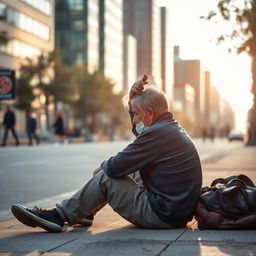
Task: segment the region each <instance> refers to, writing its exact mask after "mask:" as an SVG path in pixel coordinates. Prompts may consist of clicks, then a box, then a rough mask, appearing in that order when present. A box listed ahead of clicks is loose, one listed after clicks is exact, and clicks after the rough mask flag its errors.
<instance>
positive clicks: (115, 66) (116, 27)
mask: <svg viewBox="0 0 256 256" xmlns="http://www.w3.org/2000/svg"><path fill="white" fill-rule="evenodd" d="M99 23H100V26H99V33H100V34H99V38H100V42H99V47H100V51H99V70H100V71H101V72H102V73H103V74H104V75H105V76H106V77H108V78H110V79H111V80H112V81H113V82H114V83H115V85H116V86H115V90H116V91H121V90H123V1H122V0H99Z"/></svg>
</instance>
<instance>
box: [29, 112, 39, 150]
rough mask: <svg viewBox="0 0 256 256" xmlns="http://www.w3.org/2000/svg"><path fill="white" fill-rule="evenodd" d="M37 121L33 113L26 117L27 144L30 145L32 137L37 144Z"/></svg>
mask: <svg viewBox="0 0 256 256" xmlns="http://www.w3.org/2000/svg"><path fill="white" fill-rule="evenodd" d="M36 129H37V121H36V118H35V115H34V114H33V113H29V116H28V119H27V134H28V141H29V142H28V144H29V146H31V145H32V144H33V138H34V139H35V140H36V144H37V145H39V143H40V139H39V138H38V136H37V134H36Z"/></svg>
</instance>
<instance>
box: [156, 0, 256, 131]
mask: <svg viewBox="0 0 256 256" xmlns="http://www.w3.org/2000/svg"><path fill="white" fill-rule="evenodd" d="M158 2H159V5H161V6H166V7H167V8H168V10H169V20H170V37H171V40H172V42H173V44H174V45H179V46H180V56H181V58H182V59H199V60H201V65H202V69H203V70H205V71H210V73H211V81H212V85H213V86H216V87H217V89H218V91H219V92H220V94H221V95H222V96H223V98H224V99H226V100H227V101H228V102H229V103H230V105H231V106H232V108H233V111H234V112H235V114H236V126H237V128H238V129H240V130H245V127H246V117H247V111H248V109H249V108H250V107H251V104H252V95H251V93H250V90H251V71H250V70H251V65H250V62H251V60H250V58H249V57H248V56H247V55H246V54H239V55H237V54H236V53H232V54H231V53H229V52H228V50H227V46H225V45H224V44H220V45H217V44H216V38H217V37H218V36H219V35H220V34H221V33H223V30H224V28H223V24H222V25H216V24H214V23H213V22H211V21H206V20H202V19H200V17H201V16H205V15H207V13H208V12H209V11H210V10H216V6H217V2H218V0H158Z"/></svg>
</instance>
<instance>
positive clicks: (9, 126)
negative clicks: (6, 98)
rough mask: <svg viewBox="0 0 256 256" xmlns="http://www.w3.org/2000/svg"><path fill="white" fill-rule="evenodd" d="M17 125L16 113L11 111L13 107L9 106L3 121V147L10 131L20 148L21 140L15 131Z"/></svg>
mask: <svg viewBox="0 0 256 256" xmlns="http://www.w3.org/2000/svg"><path fill="white" fill-rule="evenodd" d="M15 124H16V117H15V113H14V112H13V110H12V109H11V106H10V105H7V108H6V112H5V114H4V121H3V125H4V137H3V141H2V146H5V145H6V141H7V139H8V134H9V131H11V132H12V135H13V137H14V139H15V141H16V145H17V146H18V145H19V144H20V143H19V138H18V136H17V134H16V131H15Z"/></svg>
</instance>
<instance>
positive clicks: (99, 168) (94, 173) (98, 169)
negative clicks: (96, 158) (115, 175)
mask: <svg viewBox="0 0 256 256" xmlns="http://www.w3.org/2000/svg"><path fill="white" fill-rule="evenodd" d="M100 171H101V167H100V166H99V167H98V168H97V169H95V170H94V171H93V176H95V175H96V174H97V173H98V172H100Z"/></svg>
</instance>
